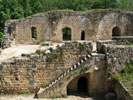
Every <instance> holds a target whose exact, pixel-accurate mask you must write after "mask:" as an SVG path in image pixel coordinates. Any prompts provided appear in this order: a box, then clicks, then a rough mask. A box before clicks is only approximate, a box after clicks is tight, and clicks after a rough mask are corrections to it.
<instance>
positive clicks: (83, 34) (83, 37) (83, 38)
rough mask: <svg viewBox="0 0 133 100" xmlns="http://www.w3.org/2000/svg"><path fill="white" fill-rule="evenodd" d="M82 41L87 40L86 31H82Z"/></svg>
mask: <svg viewBox="0 0 133 100" xmlns="http://www.w3.org/2000/svg"><path fill="white" fill-rule="evenodd" d="M81 40H85V31H84V30H82V31H81Z"/></svg>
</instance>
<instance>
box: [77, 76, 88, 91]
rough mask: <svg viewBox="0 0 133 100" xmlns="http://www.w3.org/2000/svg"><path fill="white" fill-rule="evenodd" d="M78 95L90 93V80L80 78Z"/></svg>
mask: <svg viewBox="0 0 133 100" xmlns="http://www.w3.org/2000/svg"><path fill="white" fill-rule="evenodd" d="M78 93H88V80H87V78H86V77H81V78H79V80H78Z"/></svg>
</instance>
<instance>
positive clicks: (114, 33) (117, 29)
mask: <svg viewBox="0 0 133 100" xmlns="http://www.w3.org/2000/svg"><path fill="white" fill-rule="evenodd" d="M112 36H121V29H120V27H118V26H115V27H113V29H112Z"/></svg>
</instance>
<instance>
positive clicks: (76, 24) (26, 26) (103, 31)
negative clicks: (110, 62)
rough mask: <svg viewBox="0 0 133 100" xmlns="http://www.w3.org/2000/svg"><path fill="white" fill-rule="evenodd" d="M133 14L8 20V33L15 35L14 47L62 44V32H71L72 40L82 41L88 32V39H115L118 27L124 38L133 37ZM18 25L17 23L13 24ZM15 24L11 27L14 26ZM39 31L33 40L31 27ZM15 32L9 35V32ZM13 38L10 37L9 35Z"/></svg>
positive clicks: (113, 12)
mask: <svg viewBox="0 0 133 100" xmlns="http://www.w3.org/2000/svg"><path fill="white" fill-rule="evenodd" d="M132 16H133V13H132V12H129V11H120V10H92V11H88V12H74V11H53V12H49V13H40V14H36V15H32V16H30V17H27V18H24V19H19V20H15V21H14V22H12V21H11V22H10V21H7V22H6V23H5V34H14V38H13V39H12V40H11V39H10V41H14V44H15V45H16V44H35V43H40V42H43V41H47V40H52V41H54V42H62V41H63V39H62V37H63V36H62V29H63V28H65V27H69V28H70V29H71V35H72V40H81V32H82V31H83V30H84V31H85V40H92V41H96V40H108V39H112V30H113V28H114V27H118V28H119V29H120V36H131V35H132V33H133V29H132V23H131V22H133V18H132ZM12 23H14V24H12ZM11 24H12V25H13V26H12V27H10V25H11ZM32 27H36V28H37V39H34V38H32V37H31V28H32ZM9 29H11V30H13V31H12V32H8V31H7V30H9ZM9 37H10V36H9Z"/></svg>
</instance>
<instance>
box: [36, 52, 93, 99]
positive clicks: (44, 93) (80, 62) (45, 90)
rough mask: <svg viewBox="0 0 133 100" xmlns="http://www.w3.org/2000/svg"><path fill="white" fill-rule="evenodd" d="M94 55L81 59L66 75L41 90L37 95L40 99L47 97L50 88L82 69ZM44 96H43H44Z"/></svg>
mask: <svg viewBox="0 0 133 100" xmlns="http://www.w3.org/2000/svg"><path fill="white" fill-rule="evenodd" d="M91 57H92V55H90V54H89V55H87V56H86V57H84V58H83V59H81V60H80V61H79V62H77V63H76V64H75V65H73V66H72V67H71V68H69V69H68V70H67V71H66V72H65V73H63V74H62V75H61V76H60V77H58V78H57V79H55V80H54V81H52V82H51V83H50V84H49V85H48V86H47V87H45V88H40V90H39V92H38V93H37V97H38V98H42V97H46V96H45V95H46V93H47V92H48V90H49V89H50V88H52V87H53V86H54V85H56V84H58V83H59V82H60V81H61V80H62V79H63V78H64V77H65V76H67V75H69V74H70V73H72V72H74V71H75V70H77V69H78V68H81V64H83V63H84V62H86V61H87V60H88V59H90V58H91ZM42 95H43V96H42Z"/></svg>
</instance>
